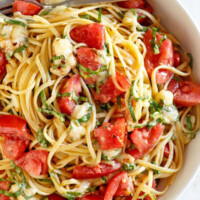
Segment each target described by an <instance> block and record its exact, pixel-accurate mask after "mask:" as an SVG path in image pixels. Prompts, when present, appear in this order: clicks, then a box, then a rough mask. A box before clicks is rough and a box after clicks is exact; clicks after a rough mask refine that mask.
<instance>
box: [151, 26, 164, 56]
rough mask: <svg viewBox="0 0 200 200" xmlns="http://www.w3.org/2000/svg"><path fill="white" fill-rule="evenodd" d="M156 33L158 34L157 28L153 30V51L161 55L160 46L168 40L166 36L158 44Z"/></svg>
mask: <svg viewBox="0 0 200 200" xmlns="http://www.w3.org/2000/svg"><path fill="white" fill-rule="evenodd" d="M156 33H157V28H152V36H153V39H152V40H151V46H152V49H153V52H154V54H159V53H160V46H161V45H162V43H163V41H164V40H166V39H167V36H166V35H164V36H163V37H162V38H161V39H160V40H159V42H157V43H156V40H157V38H156Z"/></svg>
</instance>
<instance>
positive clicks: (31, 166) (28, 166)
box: [15, 150, 48, 176]
mask: <svg viewBox="0 0 200 200" xmlns="http://www.w3.org/2000/svg"><path fill="white" fill-rule="evenodd" d="M47 158H48V151H46V150H32V151H29V152H27V153H25V154H24V155H23V156H22V157H21V158H19V159H17V160H15V164H16V165H18V166H19V167H21V168H22V169H24V170H26V171H27V172H28V173H29V174H30V175H33V176H39V175H44V174H46V173H47V172H48V165H47Z"/></svg>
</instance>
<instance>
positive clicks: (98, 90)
mask: <svg viewBox="0 0 200 200" xmlns="http://www.w3.org/2000/svg"><path fill="white" fill-rule="evenodd" d="M96 91H97V94H100V88H99V86H98V85H96Z"/></svg>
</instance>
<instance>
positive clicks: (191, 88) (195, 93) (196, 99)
mask: <svg viewBox="0 0 200 200" xmlns="http://www.w3.org/2000/svg"><path fill="white" fill-rule="evenodd" d="M168 90H170V91H171V92H172V93H173V94H174V103H175V104H176V105H177V106H184V107H189V106H195V105H197V104H199V103H200V85H198V84H196V83H193V82H191V81H179V82H178V81H176V80H173V79H172V80H171V81H170V83H169V85H168Z"/></svg>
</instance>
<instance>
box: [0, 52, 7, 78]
mask: <svg viewBox="0 0 200 200" xmlns="http://www.w3.org/2000/svg"><path fill="white" fill-rule="evenodd" d="M7 63H8V61H7V59H6V56H5V53H4V52H2V51H0V81H1V80H2V79H3V77H4V76H5V74H6V65H7Z"/></svg>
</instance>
